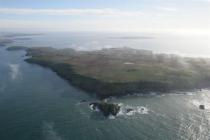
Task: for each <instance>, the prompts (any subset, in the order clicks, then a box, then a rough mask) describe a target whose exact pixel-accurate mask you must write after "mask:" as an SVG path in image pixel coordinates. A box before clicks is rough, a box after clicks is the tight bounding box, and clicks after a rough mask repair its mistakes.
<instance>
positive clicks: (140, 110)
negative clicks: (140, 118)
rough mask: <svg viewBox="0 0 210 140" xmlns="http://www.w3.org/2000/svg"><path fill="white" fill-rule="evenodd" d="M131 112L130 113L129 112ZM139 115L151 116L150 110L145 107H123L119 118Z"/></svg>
mask: <svg viewBox="0 0 210 140" xmlns="http://www.w3.org/2000/svg"><path fill="white" fill-rule="evenodd" d="M128 110H129V111H128ZM137 114H149V109H148V108H146V107H144V106H129V105H126V106H124V105H122V106H121V109H120V112H119V113H118V116H124V115H126V116H133V115H137Z"/></svg>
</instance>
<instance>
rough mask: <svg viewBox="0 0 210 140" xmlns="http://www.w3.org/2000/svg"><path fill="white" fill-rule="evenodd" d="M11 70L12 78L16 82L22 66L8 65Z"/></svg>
mask: <svg viewBox="0 0 210 140" xmlns="http://www.w3.org/2000/svg"><path fill="white" fill-rule="evenodd" d="M8 66H9V68H10V77H11V79H13V80H15V79H16V78H17V76H18V74H19V72H20V69H19V68H20V66H19V65H18V64H8Z"/></svg>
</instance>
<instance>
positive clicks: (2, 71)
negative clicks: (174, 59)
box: [0, 33, 210, 140]
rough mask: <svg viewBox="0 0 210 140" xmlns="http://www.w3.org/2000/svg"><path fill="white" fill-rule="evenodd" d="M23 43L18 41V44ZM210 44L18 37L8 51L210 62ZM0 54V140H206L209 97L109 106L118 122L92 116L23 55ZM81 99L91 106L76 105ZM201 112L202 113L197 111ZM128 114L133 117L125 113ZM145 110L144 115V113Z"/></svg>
mask: <svg viewBox="0 0 210 140" xmlns="http://www.w3.org/2000/svg"><path fill="white" fill-rule="evenodd" d="M21 38H22V39H21ZM207 38H208V37H206V36H204V37H201V36H199V37H198V36H196V39H197V40H196V39H195V38H194V39H192V36H185V37H181V36H178V37H177V36H176V37H174V35H172V36H165V37H164V35H161V36H159V35H122V34H93V33H84V34H81V33H57V34H55V33H54V34H53V33H46V34H42V35H33V36H27V38H26V36H24V37H23V36H16V37H13V39H15V40H16V41H15V42H14V43H13V44H10V45H8V46H11V45H25V46H28V47H36V46H38V47H40V46H52V47H56V48H67V47H71V48H75V49H82V50H94V49H100V48H109V47H123V46H127V47H134V48H138V49H150V50H154V51H155V52H171V53H172V52H176V53H179V54H186V55H193V56H194V55H197V56H208V55H209V54H210V46H209V43H208V39H207ZM5 49H6V47H0V140H210V90H208V89H203V90H201V91H195V92H184V93H182V94H177V93H169V94H166V95H161V96H160V95H156V94H155V93H153V94H151V95H148V96H141V95H139V96H126V97H121V98H117V99H116V98H113V99H110V100H111V101H112V102H116V103H120V104H121V106H122V110H121V112H120V113H119V115H118V116H116V117H115V118H113V117H112V118H108V119H106V118H104V117H103V116H102V115H101V114H100V113H97V112H93V111H92V110H91V109H90V107H89V102H91V101H95V100H96V99H95V98H94V97H90V96H89V95H88V94H87V93H85V92H84V91H81V90H79V89H76V88H74V87H73V86H71V85H70V84H69V83H68V82H67V81H65V80H63V79H61V78H60V77H59V76H57V75H56V74H55V73H54V72H52V71H51V70H50V69H47V68H43V67H40V66H38V65H32V64H28V63H26V62H24V59H25V56H24V55H25V52H24V51H16V52H8V51H6V50H5ZM81 100H87V101H88V102H85V103H81V102H80V101H81ZM201 104H203V105H205V107H206V109H205V110H200V109H199V105H201ZM126 108H133V109H134V111H133V112H132V113H125V109H126ZM142 108H143V110H142Z"/></svg>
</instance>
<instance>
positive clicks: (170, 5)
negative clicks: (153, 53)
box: [0, 0, 210, 34]
mask: <svg viewBox="0 0 210 140" xmlns="http://www.w3.org/2000/svg"><path fill="white" fill-rule="evenodd" d="M0 29H1V30H38V31H39V30H41V31H42V30H46V31H124V32H144V31H145V32H183V33H188V34H191V33H208V32H210V0H0Z"/></svg>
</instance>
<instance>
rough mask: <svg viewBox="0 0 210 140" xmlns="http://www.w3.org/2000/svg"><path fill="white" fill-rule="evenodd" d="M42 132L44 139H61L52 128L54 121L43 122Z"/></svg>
mask: <svg viewBox="0 0 210 140" xmlns="http://www.w3.org/2000/svg"><path fill="white" fill-rule="evenodd" d="M43 134H44V137H45V139H46V140H63V139H62V138H61V137H60V136H59V134H58V133H57V132H56V131H55V129H54V123H52V122H51V123H49V122H45V123H44V124H43Z"/></svg>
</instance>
